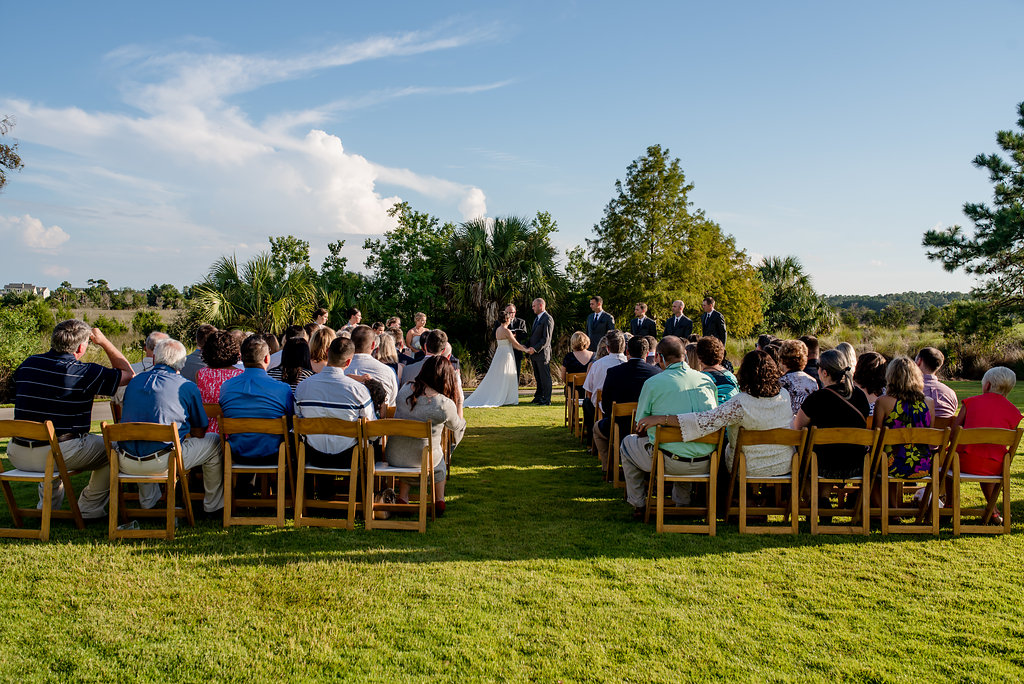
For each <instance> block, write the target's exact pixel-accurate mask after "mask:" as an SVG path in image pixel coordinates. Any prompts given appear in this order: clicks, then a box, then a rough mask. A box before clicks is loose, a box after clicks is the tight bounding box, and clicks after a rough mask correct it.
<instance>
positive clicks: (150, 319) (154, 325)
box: [132, 310, 167, 337]
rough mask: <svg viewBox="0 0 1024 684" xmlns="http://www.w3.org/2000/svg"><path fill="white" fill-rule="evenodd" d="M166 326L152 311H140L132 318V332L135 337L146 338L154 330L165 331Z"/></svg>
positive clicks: (158, 315) (157, 314)
mask: <svg viewBox="0 0 1024 684" xmlns="http://www.w3.org/2000/svg"><path fill="white" fill-rule="evenodd" d="M166 328H167V326H165V325H164V321H163V319H162V318H161V317H160V314H159V313H157V312H156V311H152V310H142V311H138V312H136V314H135V315H134V316H133V317H132V330H133V331H134V332H135V333H136V334H137V335H142V336H143V337H146V336H147V335H149V333H151V332H153V331H154V330H160V331H163V330H166Z"/></svg>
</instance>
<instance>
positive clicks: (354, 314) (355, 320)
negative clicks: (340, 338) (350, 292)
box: [342, 306, 363, 333]
mask: <svg viewBox="0 0 1024 684" xmlns="http://www.w3.org/2000/svg"><path fill="white" fill-rule="evenodd" d="M345 318H346V319H347V320H348V323H346V324H345V326H344V327H343V328H342V330H344V331H345V332H348V333H351V332H352V330H353V329H354V328H355V327H356V326H357V325H359V323H360V322H362V320H363V312H362V311H360V310H359V309H357V308H356V307H354V306H353V307H351V308H349V310H348V311H346V312H345Z"/></svg>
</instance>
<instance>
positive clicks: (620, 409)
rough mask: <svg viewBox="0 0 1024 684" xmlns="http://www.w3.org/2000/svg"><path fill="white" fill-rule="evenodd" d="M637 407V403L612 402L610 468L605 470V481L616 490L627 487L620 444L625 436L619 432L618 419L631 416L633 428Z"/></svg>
mask: <svg viewBox="0 0 1024 684" xmlns="http://www.w3.org/2000/svg"><path fill="white" fill-rule="evenodd" d="M636 407H637V403H636V402H635V401H631V402H622V403H619V402H617V401H613V402H612V412H611V414H610V419H611V423H610V424H609V426H608V428H609V432H611V435H610V436H609V437H608V450H609V451H610V452H611V453H609V454H608V468H607V469H606V470H605V473H604V479H605V480H606V481H609V482H611V483H612V486H613V487H615V488H616V489H619V488H624V487H625V486H626V481H625V480H624V479H623V478H622V460H621V459H622V457H621V452H620V451H619V444H620V443H621V442H622V438H623V437H625V435H623V434H622V431H621V430H619V425H618V423H619V421H618V420H616V419H617V418H625V417H626V416H629V424H630V426H632V425H633V423H634V422H635V421H636Z"/></svg>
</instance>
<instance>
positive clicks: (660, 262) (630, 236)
mask: <svg viewBox="0 0 1024 684" xmlns="http://www.w3.org/2000/svg"><path fill="white" fill-rule="evenodd" d="M693 187H694V186H693V184H692V183H689V182H687V180H686V176H685V174H684V173H683V170H682V166H681V163H680V160H679V159H678V158H672V157H671V156H670V153H669V150H668V149H662V147H661V146H660V145H652V146H651V147H648V148H647V151H646V153H645V154H644V155H643V156H641V157H640V158H639V159H637V160H635V161H634V162H633V163H632V164H630V165H629V167H628V168H627V169H626V178H625V180H624V181H622V180H617V181H615V196H614V197H613V198H612V199H611V201H609V202H608V205H607V206H606V207H605V211H604V217H603V218H602V219H601V221H600V223H598V224H597V225H595V226H594V239H588V240H587V246H588V247H589V258H590V273H591V277H590V285H591V288H592V289H593V294H600V295H602V296H603V297H604V300H605V308H606V309H608V310H609V311H611V312H612V313H613V314H615V315H616V316H626V317H628V316H630V315H632V312H633V305H634V304H635V303H636V302H639V301H644V302H646V303H647V304H648V306H649V307H650V310H651V312H652V314H654V315H667V313H668V311H669V309H670V307H671V303H672V301H673V300H675V299H681V300H683V302H684V304H686V305H687V307H688V308H689V309H690V310H694V309H696V308H697V304H698V303H699V302H700V300H702V299H703V298H704V296H705V295H711V296H713V297H714V298H715V301H716V307H717V308H719V309H721V310H723V311H725V312H726V313H727V315H728V316H729V328H730V330H731V331H734V332H735V333H736V334H737V335H747V334H750V333H751V332H752V331H753V330H754V328H755V327H756V326H757V325H758V324H760V322H761V319H762V303H761V297H762V288H761V283H760V281H759V280H758V278H757V275H756V272H755V270H754V268H753V266H752V265H751V264H750V260H749V259H748V258H747V255H746V252H744V251H743V250H738V249H737V248H736V241H735V239H734V238H733V237H732V236H731V235H725V234H724V233H723V232H722V229H721V227H720V226H719V225H718V224H717V223H715V222H714V221H712V220H711V219H709V218H707V217H706V216H705V215H704V212H703V211H702V210H700V209H693V208H692V202H690V200H689V197H688V195H689V192H690V191H691V190H692V189H693ZM574 256H575V258H577V259H578V257H579V255H578V254H577V255H574ZM578 267H579V266H578V265H574V268H578Z"/></svg>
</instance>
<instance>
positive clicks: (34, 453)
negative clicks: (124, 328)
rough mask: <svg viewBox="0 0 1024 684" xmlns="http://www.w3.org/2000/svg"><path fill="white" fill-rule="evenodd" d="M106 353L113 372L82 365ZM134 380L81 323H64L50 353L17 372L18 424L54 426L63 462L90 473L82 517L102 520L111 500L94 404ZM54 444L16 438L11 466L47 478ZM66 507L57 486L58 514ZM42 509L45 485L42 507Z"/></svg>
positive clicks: (114, 352) (10, 448) (102, 339)
mask: <svg viewBox="0 0 1024 684" xmlns="http://www.w3.org/2000/svg"><path fill="white" fill-rule="evenodd" d="M90 342H92V343H93V344H95V345H97V346H98V347H100V348H101V349H103V351H104V352H105V353H106V355H107V358H108V359H109V360H110V365H111V368H106V367H104V366H101V365H100V364H98V363H82V362H81V360H80V359H81V358H82V356H83V355H84V354H85V352H86V350H87V349H88V348H89V343H90ZM134 376H135V373H134V371H132V367H131V365H129V363H128V360H127V359H126V358H124V354H122V353H121V351H120V350H119V349H118V348H117V347H115V346H114V345H113V343H111V342H110V340H108V339H107V338H106V336H104V334H103V333H102V332H101V331H100V329H99V328H90V327H89V326H88V325H87V324H86V323H84V322H83V321H80V320H77V319H70V320H66V321H61V322H60V323H58V324H57V326H56V327H55V328H54V329H53V336H52V338H51V342H50V351H48V352H46V353H45V354H36V355H35V356H30V357H28V358H27V359H25V360H24V361H23V362H22V364H21V365H20V366H18V370H16V371H15V372H14V418H15V420H34V421H38V422H43V421H46V420H51V421H53V427H54V430H55V431H56V433H57V441H59V442H60V450H61V453H63V455H64V462H65V463H66V464H67V466H68V468H69V469H70V470H91V471H93V472H92V476H91V477H90V478H89V484H88V485H86V486H85V489H83V490H82V493H81V494H80V495H79V497H78V507H79V509H80V510H81V512H82V517H84V518H86V519H89V518H92V519H97V518H102V517H103V516H104V515H106V510H105V508H106V505H107V499H108V498H109V497H110V472H109V470H108V465H107V454H106V449H105V447H104V445H103V438H102V437H101V436H100V435H92V434H89V429H90V428H91V426H92V424H91V421H92V401H93V398H94V397H95V396H96V395H97V394H101V395H107V396H109V395H112V394H114V392H115V391H116V390H117V388H118V387H119V386H122V385H127V384H128V381H129V380H131V379H132V378H133V377H134ZM49 452H50V443H49V442H46V441H36V440H31V439H20V438H18V437H14V438H12V439H11V441H10V443H8V445H7V456H8V458H9V459H10V461H11V465H13V466H14V467H15V468H18V469H19V470H28V471H33V472H42V471H43V470H44V468H45V464H46V457H47V454H49ZM63 502H64V486H63V484H61V482H60V480H59V479H58V480H55V481H54V483H53V503H52V506H53V508H55V509H57V508H60V507H61V505H62V504H63ZM38 505H39V506H40V507H41V506H42V505H43V485H41V484H40V485H39V504H38Z"/></svg>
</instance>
